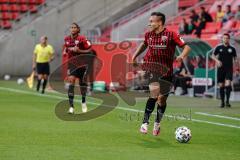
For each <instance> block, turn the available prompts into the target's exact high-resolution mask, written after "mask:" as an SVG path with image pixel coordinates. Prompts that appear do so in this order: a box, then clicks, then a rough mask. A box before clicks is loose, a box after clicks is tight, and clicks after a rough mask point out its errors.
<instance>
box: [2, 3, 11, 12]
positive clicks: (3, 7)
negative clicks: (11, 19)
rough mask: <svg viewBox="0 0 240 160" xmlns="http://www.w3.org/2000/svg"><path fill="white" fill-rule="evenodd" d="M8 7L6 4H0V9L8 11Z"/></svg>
mask: <svg viewBox="0 0 240 160" xmlns="http://www.w3.org/2000/svg"><path fill="white" fill-rule="evenodd" d="M9 8H10V7H9V5H8V4H0V11H9Z"/></svg>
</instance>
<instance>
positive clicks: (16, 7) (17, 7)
mask: <svg viewBox="0 0 240 160" xmlns="http://www.w3.org/2000/svg"><path fill="white" fill-rule="evenodd" d="M9 11H11V12H19V11H20V8H19V5H17V4H12V5H10V9H9Z"/></svg>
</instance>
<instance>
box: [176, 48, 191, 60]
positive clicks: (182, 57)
mask: <svg viewBox="0 0 240 160" xmlns="http://www.w3.org/2000/svg"><path fill="white" fill-rule="evenodd" d="M190 51H191V48H190V47H189V46H188V45H185V46H184V47H183V51H182V53H181V54H180V55H179V56H178V57H177V58H176V60H177V61H182V60H183V59H184V58H186V57H187V56H188V55H189V53H190Z"/></svg>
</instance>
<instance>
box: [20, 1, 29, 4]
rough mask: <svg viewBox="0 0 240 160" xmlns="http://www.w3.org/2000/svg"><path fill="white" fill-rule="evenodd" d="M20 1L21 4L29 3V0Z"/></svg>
mask: <svg viewBox="0 0 240 160" xmlns="http://www.w3.org/2000/svg"><path fill="white" fill-rule="evenodd" d="M18 3H20V4H28V0H18Z"/></svg>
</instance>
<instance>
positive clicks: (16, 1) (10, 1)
mask: <svg viewBox="0 0 240 160" xmlns="http://www.w3.org/2000/svg"><path fill="white" fill-rule="evenodd" d="M8 2H9V3H12V4H16V3H18V0H8Z"/></svg>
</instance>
